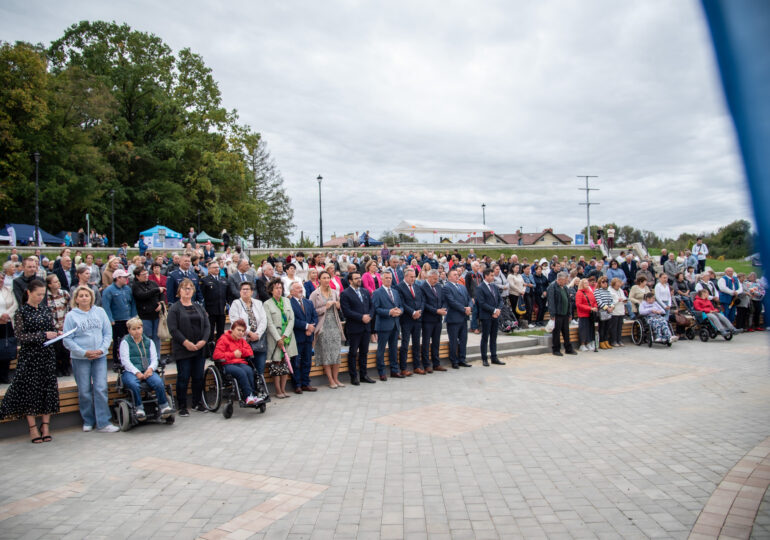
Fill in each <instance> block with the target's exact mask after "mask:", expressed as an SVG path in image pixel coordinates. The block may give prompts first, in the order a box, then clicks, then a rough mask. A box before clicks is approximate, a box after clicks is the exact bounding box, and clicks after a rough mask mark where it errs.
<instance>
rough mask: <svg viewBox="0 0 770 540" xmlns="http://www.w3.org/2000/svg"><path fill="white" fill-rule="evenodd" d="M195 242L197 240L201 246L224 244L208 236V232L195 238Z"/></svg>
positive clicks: (201, 233)
mask: <svg viewBox="0 0 770 540" xmlns="http://www.w3.org/2000/svg"><path fill="white" fill-rule="evenodd" d="M195 240H197V241H198V242H199V243H201V244H205V243H206V242H211V243H212V244H221V243H222V240H221V239H220V238H214V237H213V236H210V235H208V234H206V231H201V232H200V234H199V235H198V236H196V237H195Z"/></svg>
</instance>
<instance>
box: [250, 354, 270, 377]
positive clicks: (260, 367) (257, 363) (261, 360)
mask: <svg viewBox="0 0 770 540" xmlns="http://www.w3.org/2000/svg"><path fill="white" fill-rule="evenodd" d="M266 362H267V351H262V352H258V353H254V358H253V359H252V360H251V363H252V365H253V366H254V371H256V372H257V373H259V374H260V375H262V376H264V375H265V363H266Z"/></svg>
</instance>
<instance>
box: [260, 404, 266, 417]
mask: <svg viewBox="0 0 770 540" xmlns="http://www.w3.org/2000/svg"><path fill="white" fill-rule="evenodd" d="M266 410H267V405H265V404H264V403H263V404H262V405H260V406H259V412H261V413H262V414H265V411H266Z"/></svg>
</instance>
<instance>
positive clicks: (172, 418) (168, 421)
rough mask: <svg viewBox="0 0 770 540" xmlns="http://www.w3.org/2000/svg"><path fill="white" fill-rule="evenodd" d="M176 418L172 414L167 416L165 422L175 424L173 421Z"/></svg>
mask: <svg viewBox="0 0 770 540" xmlns="http://www.w3.org/2000/svg"><path fill="white" fill-rule="evenodd" d="M174 420H175V418H174V416H173V415H172V416H169V417H168V418H166V419H165V420H164V422H166V423H167V424H168V425H171V424H173V423H174Z"/></svg>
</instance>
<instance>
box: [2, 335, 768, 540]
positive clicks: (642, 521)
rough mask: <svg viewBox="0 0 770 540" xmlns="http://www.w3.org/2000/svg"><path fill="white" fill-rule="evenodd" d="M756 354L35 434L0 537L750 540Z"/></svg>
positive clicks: (757, 413)
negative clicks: (38, 437) (41, 439)
mask: <svg viewBox="0 0 770 540" xmlns="http://www.w3.org/2000/svg"><path fill="white" fill-rule="evenodd" d="M767 338H768V336H767V335H766V334H765V333H754V334H747V335H741V336H737V337H736V338H735V339H734V340H733V341H732V342H725V341H722V340H721V339H718V340H714V341H709V342H708V343H701V342H700V341H695V342H679V343H675V344H674V346H673V347H672V348H670V349H668V348H665V347H660V346H657V345H656V346H655V347H654V348H653V349H648V348H647V347H635V346H632V345H631V346H626V347H625V348H623V349H614V350H612V351H601V352H600V353H581V354H580V355H578V356H576V357H564V358H556V357H553V356H551V355H550V354H540V355H533V356H507V357H505V358H503V360H505V361H506V362H507V365H505V366H492V367H488V368H487V367H482V366H481V365H480V362H478V361H474V362H473V368H471V369H467V368H466V369H461V370H459V371H456V370H451V369H450V370H449V371H447V372H445V373H433V374H431V375H425V376H417V375H415V376H412V377H410V378H407V379H405V380H393V379H390V380H388V381H387V382H384V383H383V382H378V383H377V384H374V385H362V386H360V387H353V386H350V385H348V386H346V387H345V388H340V389H336V390H332V389H329V388H327V387H324V386H322V387H321V388H320V390H319V391H318V392H316V393H314V394H307V393H306V394H303V395H301V396H298V395H294V394H292V396H291V399H284V400H273V402H272V403H270V404H269V406H268V410H267V413H266V414H258V413H257V412H256V411H254V410H253V409H237V408H236V411H235V414H234V415H233V417H232V418H230V419H227V420H226V419H225V418H223V416H222V415H221V414H218V413H205V414H204V413H195V412H193V413H191V414H192V416H190V417H189V418H178V419H177V421H176V423H175V424H174V425H173V426H164V425H147V426H140V427H137V428H135V429H133V430H131V431H129V432H127V433H116V434H100V433H83V432H82V431H81V430H80V429H79V428H76V427H71V428H66V429H56V426H55V425H54V431H53V435H54V442H53V443H50V444H42V445H35V446H33V445H31V444H29V442H27V440H26V439H25V438H6V439H2V440H0V467H1V468H2V471H3V473H2V479H3V489H2V492H1V493H0V538H25V539H32V538H46V539H49V538H73V539H81V538H110V539H114V538H175V539H176V538H199V537H200V538H265V539H267V538H270V539H279V538H281V539H282V538H290V539H301V538H303V539H304V538H310V539H325V538H362V539H363V538H371V539H375V538H382V539H386V538H393V539H399V538H407V539H420V538H431V539H466V538H467V539H471V538H688V537H690V538H716V537H718V536H720V535H722V537H736V538H749V537H753V538H768V537H770V500H769V499H770V498H769V497H767V496H766V495H765V490H766V488H767V484H768V482H770V355H769V354H768V352H770V349H769V348H768V341H767ZM342 380H347V379H346V378H344V377H343V379H342ZM314 384H318V385H321V384H322V381H320V380H317V381H314ZM763 497H764V501H763Z"/></svg>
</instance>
